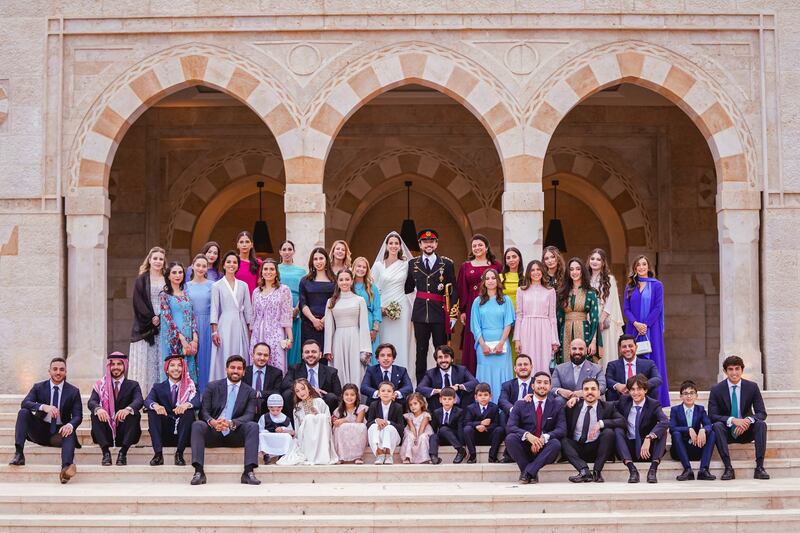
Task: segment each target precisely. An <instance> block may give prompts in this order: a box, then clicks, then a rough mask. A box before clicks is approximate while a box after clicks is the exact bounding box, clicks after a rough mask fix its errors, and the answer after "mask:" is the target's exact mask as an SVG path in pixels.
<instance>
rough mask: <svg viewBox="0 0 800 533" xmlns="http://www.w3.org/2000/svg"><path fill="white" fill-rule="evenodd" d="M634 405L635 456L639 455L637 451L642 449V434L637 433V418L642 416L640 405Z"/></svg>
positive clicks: (639, 418)
mask: <svg viewBox="0 0 800 533" xmlns="http://www.w3.org/2000/svg"><path fill="white" fill-rule="evenodd" d="M634 407H636V422H634V424H633V439H634V442H635V443H636V457H639V453H640V452H641V449H642V435H641V434H640V433H639V420H641V418H642V406H641V405H635V406H634Z"/></svg>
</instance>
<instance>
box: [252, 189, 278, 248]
mask: <svg viewBox="0 0 800 533" xmlns="http://www.w3.org/2000/svg"><path fill="white" fill-rule="evenodd" d="M256 187H258V220H257V221H256V225H255V226H254V227H253V246H254V247H255V249H256V252H261V253H267V254H271V253H272V252H273V249H272V240H271V239H270V238H269V228H268V227H267V221H266V220H264V216H263V213H262V212H261V197H262V196H263V194H264V191H263V188H264V182H263V181H259V182H258V183H256Z"/></svg>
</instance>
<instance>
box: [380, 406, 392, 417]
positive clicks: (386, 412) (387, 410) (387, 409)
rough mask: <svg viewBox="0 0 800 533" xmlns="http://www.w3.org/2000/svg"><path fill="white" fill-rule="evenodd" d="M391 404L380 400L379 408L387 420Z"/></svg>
mask: <svg viewBox="0 0 800 533" xmlns="http://www.w3.org/2000/svg"><path fill="white" fill-rule="evenodd" d="M391 406H392V402H389V403H388V404H385V403H383V402H381V410H382V411H383V417H382V418H383V419H384V420H386V421H388V420H389V408H390V407H391Z"/></svg>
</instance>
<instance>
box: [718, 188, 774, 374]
mask: <svg viewBox="0 0 800 533" xmlns="http://www.w3.org/2000/svg"><path fill="white" fill-rule="evenodd" d="M760 209H761V196H760V193H759V192H757V191H750V190H726V188H725V187H724V185H723V187H722V188H721V190H720V192H719V194H718V195H717V225H718V227H719V278H720V279H719V284H720V354H719V357H720V368H719V376H720V379H723V378H724V374H723V372H722V361H723V360H724V359H725V357H727V356H729V355H738V356H740V357H741V358H742V359H744V363H745V375H746V376H747V378H748V379H751V380H753V381H756V382H758V383H759V385H762V384H763V382H764V374H763V371H762V364H761V348H760V320H761V313H760V309H759V297H760V287H759V281H760V279H759V226H760Z"/></svg>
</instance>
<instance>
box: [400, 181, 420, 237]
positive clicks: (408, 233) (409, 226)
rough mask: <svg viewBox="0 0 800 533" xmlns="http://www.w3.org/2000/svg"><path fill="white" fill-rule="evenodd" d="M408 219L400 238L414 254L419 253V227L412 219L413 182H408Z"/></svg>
mask: <svg viewBox="0 0 800 533" xmlns="http://www.w3.org/2000/svg"><path fill="white" fill-rule="evenodd" d="M405 186H406V219H405V220H404V221H403V225H402V226H401V227H400V237H401V238H402V239H403V242H405V243H406V246H408V249H409V250H411V251H412V252H419V242H418V241H417V225H416V224H415V223H414V219H413V218H411V182H410V181H406V182H405Z"/></svg>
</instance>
